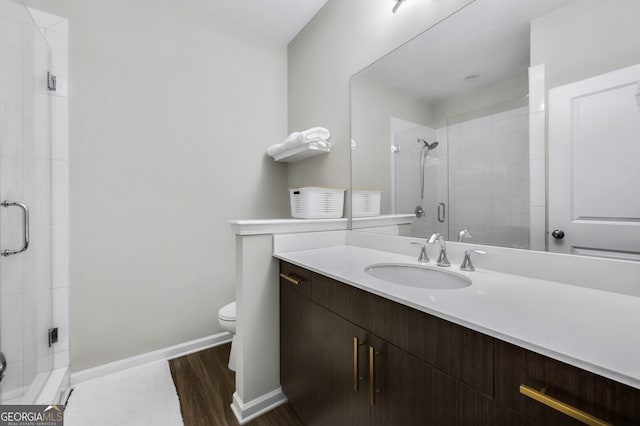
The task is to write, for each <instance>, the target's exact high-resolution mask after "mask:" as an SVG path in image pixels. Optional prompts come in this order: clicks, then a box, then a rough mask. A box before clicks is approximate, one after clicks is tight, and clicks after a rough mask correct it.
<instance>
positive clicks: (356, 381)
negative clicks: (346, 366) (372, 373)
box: [353, 337, 366, 392]
mask: <svg viewBox="0 0 640 426" xmlns="http://www.w3.org/2000/svg"><path fill="white" fill-rule="evenodd" d="M365 344H366V343H365V342H362V343H360V340H359V339H358V338H357V337H354V338H353V390H354V391H356V392H357V391H358V388H359V387H360V382H361V381H363V380H364V377H362V376H360V362H359V358H360V357H359V356H358V355H359V348H360V346H364V345H365Z"/></svg>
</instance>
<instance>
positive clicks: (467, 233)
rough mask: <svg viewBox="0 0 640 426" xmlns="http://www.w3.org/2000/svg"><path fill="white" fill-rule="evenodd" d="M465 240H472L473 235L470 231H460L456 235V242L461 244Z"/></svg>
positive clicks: (465, 229)
mask: <svg viewBox="0 0 640 426" xmlns="http://www.w3.org/2000/svg"><path fill="white" fill-rule="evenodd" d="M465 238H466V239H469V240H470V239H471V238H473V234H471V231H469V230H468V229H467V228H464V229H461V230H460V232H459V233H458V242H459V243H461V242H462V241H464V239H465Z"/></svg>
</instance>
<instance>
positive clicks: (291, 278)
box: [280, 273, 302, 285]
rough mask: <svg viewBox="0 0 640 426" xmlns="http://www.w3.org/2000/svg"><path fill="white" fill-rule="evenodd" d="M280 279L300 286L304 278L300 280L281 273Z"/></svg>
mask: <svg viewBox="0 0 640 426" xmlns="http://www.w3.org/2000/svg"><path fill="white" fill-rule="evenodd" d="M280 278H282V279H284V280H287V281H289V282H290V283H291V284H295V285H300V283H301V282H302V278H298V277H296V276H295V275H287V274H283V273H280Z"/></svg>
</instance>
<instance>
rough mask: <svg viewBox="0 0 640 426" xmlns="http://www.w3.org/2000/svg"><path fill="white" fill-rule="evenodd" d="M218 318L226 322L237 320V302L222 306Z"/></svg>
mask: <svg viewBox="0 0 640 426" xmlns="http://www.w3.org/2000/svg"><path fill="white" fill-rule="evenodd" d="M218 319H220V320H222V321H225V322H236V302H231V303H229V304H228V305H224V306H223V307H222V308H220V311H219V312H218Z"/></svg>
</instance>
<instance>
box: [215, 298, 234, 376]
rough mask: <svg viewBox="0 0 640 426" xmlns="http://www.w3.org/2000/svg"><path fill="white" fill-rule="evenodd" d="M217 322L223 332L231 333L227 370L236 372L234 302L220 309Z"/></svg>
mask: <svg viewBox="0 0 640 426" xmlns="http://www.w3.org/2000/svg"><path fill="white" fill-rule="evenodd" d="M218 322H219V323H220V327H222V329H223V330H224V331H226V332H229V333H231V335H232V336H233V339H232V340H231V352H230V353H229V370H231V371H236V352H235V344H236V302H231V303H229V304H228V305H224V306H223V307H222V308H220V310H219V311H218Z"/></svg>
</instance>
